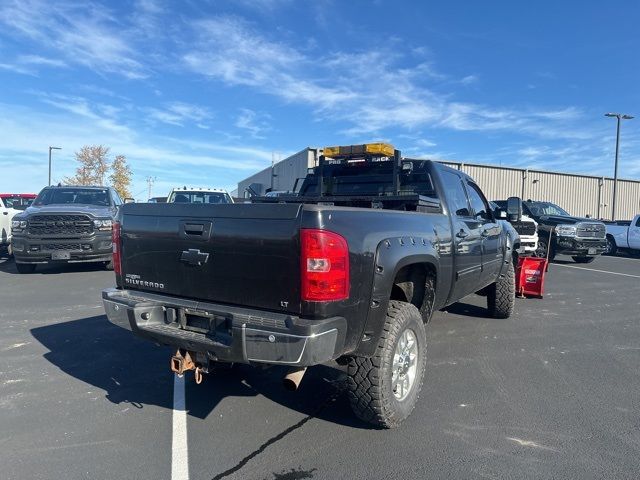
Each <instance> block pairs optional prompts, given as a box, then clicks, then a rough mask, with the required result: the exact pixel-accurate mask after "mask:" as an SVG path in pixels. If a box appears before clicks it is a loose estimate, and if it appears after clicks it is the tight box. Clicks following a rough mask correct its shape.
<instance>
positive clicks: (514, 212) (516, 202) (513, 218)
mask: <svg viewBox="0 0 640 480" xmlns="http://www.w3.org/2000/svg"><path fill="white" fill-rule="evenodd" d="M507 216H508V218H509V221H510V222H519V221H520V219H521V218H522V200H520V198H518V197H509V198H508V199H507Z"/></svg>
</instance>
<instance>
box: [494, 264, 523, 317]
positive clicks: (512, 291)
mask: <svg viewBox="0 0 640 480" xmlns="http://www.w3.org/2000/svg"><path fill="white" fill-rule="evenodd" d="M515 301H516V275H515V272H514V269H513V262H511V263H509V264H508V265H507V268H506V271H505V272H504V274H503V275H502V276H500V278H498V280H497V281H496V282H495V283H494V284H492V285H489V289H488V291H487V310H489V315H491V316H492V317H493V318H509V317H510V316H511V314H512V313H513V307H514V305H515Z"/></svg>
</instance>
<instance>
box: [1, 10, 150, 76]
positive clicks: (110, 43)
mask: <svg viewBox="0 0 640 480" xmlns="http://www.w3.org/2000/svg"><path fill="white" fill-rule="evenodd" d="M0 24H2V25H4V28H8V29H10V30H12V31H14V32H16V33H18V34H19V35H21V36H23V37H25V38H28V39H30V40H32V41H34V42H36V43H38V44H39V45H41V46H42V47H44V48H45V49H49V50H51V51H55V52H56V54H57V55H60V56H62V57H64V60H65V63H67V62H68V63H73V64H81V65H84V66H86V67H88V68H91V69H92V70H94V71H97V72H103V73H115V74H118V75H122V76H124V77H127V78H144V77H145V76H146V75H147V72H146V71H145V68H144V67H143V65H142V63H141V62H140V61H139V60H138V59H137V58H136V57H137V54H136V52H135V50H134V48H133V47H132V46H131V45H130V41H129V40H128V37H129V32H127V29H126V27H125V26H124V25H122V23H121V22H120V21H119V20H118V19H117V18H116V17H115V16H114V15H113V14H112V13H111V12H110V11H109V10H108V9H106V8H105V7H102V6H100V5H97V4H93V3H92V4H90V8H81V7H80V6H77V5H74V4H70V3H62V2H49V1H45V0H8V1H6V2H3V3H2V5H1V6H0Z"/></svg>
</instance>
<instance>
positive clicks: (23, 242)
mask: <svg viewBox="0 0 640 480" xmlns="http://www.w3.org/2000/svg"><path fill="white" fill-rule="evenodd" d="M121 204H122V201H121V200H120V197H119V196H118V193H117V192H116V191H115V190H114V189H113V188H110V187H85V186H54V187H46V188H44V189H43V190H42V191H41V192H40V193H39V194H38V196H37V197H36V199H35V200H34V201H33V203H32V204H31V206H30V207H28V208H27V209H26V210H25V211H24V212H21V213H19V214H17V215H16V216H15V217H13V221H12V222H11V234H12V236H13V238H12V240H11V244H12V247H13V254H14V256H15V260H16V268H17V269H18V272H19V273H33V271H34V270H35V269H36V266H37V265H39V264H45V263H79V262H100V263H103V264H104V265H105V266H106V267H107V268H111V267H112V263H111V254H112V244H111V227H112V223H113V219H114V218H115V216H116V213H117V211H118V207H119V206H120V205H121Z"/></svg>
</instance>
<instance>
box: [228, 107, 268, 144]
mask: <svg viewBox="0 0 640 480" xmlns="http://www.w3.org/2000/svg"><path fill="white" fill-rule="evenodd" d="M269 118H270V115H268V114H265V113H258V112H255V111H253V110H251V109H249V108H242V109H240V113H239V114H238V116H237V118H236V122H235V126H236V127H238V128H241V129H243V130H247V131H248V132H249V133H250V134H251V136H252V137H253V138H259V139H264V138H265V137H264V135H263V134H264V133H265V132H267V131H268V130H270V126H269V124H268V123H267V119H269Z"/></svg>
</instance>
